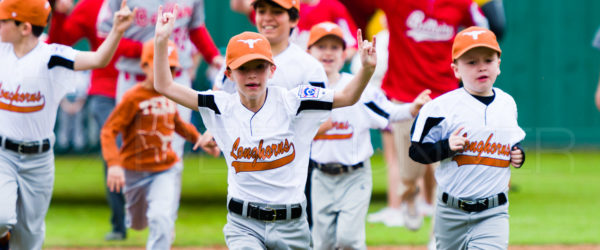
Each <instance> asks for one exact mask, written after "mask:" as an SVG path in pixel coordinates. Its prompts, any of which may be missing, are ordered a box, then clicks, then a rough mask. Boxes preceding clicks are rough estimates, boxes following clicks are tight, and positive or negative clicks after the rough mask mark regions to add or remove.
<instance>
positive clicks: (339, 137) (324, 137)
mask: <svg viewBox="0 0 600 250" xmlns="http://www.w3.org/2000/svg"><path fill="white" fill-rule="evenodd" d="M352 134H353V133H350V134H335V135H328V134H324V135H317V136H315V141H318V140H346V139H350V138H352Z"/></svg>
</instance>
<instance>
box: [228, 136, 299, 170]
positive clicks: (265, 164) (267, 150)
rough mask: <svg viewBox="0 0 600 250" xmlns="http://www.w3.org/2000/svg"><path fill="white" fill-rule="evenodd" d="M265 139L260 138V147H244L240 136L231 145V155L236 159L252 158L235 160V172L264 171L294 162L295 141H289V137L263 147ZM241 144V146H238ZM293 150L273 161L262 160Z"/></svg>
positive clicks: (233, 163)
mask: <svg viewBox="0 0 600 250" xmlns="http://www.w3.org/2000/svg"><path fill="white" fill-rule="evenodd" d="M263 143H264V140H260V142H259V143H258V147H253V148H250V147H247V148H245V147H242V146H239V144H240V138H239V137H238V138H237V139H236V140H235V142H234V143H233V146H232V147H231V152H230V153H229V155H230V156H231V157H233V159H235V160H239V159H252V162H243V161H233V162H232V163H231V166H233V167H234V168H235V172H236V173H239V172H251V171H262V170H269V169H274V168H278V167H282V166H285V165H287V164H288V163H290V162H292V161H293V160H294V158H296V148H295V146H294V143H293V142H289V141H288V140H287V139H285V140H284V141H281V142H279V143H273V144H271V145H268V146H266V147H263ZM238 146H239V147H238ZM290 151H291V152H292V153H290V154H288V155H286V156H284V157H281V158H279V159H276V160H273V161H261V162H257V161H258V160H259V159H260V160H265V159H270V158H274V157H277V156H279V155H283V154H286V153H289V152H290Z"/></svg>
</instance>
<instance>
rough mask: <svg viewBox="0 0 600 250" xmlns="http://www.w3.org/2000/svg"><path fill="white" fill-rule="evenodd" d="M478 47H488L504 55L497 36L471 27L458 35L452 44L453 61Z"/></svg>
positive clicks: (479, 28) (483, 29)
mask: <svg viewBox="0 0 600 250" xmlns="http://www.w3.org/2000/svg"><path fill="white" fill-rule="evenodd" d="M476 47H486V48H490V49H493V50H495V51H497V52H498V56H500V54H501V53H502V50H500V45H498V41H497V40H496V35H495V34H494V32H492V31H491V30H488V29H486V28H481V27H477V26H471V27H469V28H467V29H464V30H462V31H461V32H458V34H456V37H455V38H454V43H453V44H452V59H453V60H456V59H458V58H459V57H460V56H462V55H463V54H464V53H465V52H467V51H469V50H470V49H472V48H476Z"/></svg>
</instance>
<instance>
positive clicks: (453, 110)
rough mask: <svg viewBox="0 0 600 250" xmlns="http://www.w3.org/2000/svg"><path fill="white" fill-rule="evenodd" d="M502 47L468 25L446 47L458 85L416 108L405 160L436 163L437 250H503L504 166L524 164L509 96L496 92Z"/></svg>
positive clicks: (505, 224)
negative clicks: (451, 44) (407, 155)
mask: <svg viewBox="0 0 600 250" xmlns="http://www.w3.org/2000/svg"><path fill="white" fill-rule="evenodd" d="M501 52H502V51H501V50H500V46H499V45H498V42H497V41H496V36H495V35H494V33H492V32H491V31H490V30H488V29H485V28H480V27H470V28H468V29H465V30H463V31H461V32H459V33H458V34H457V35H456V38H455V39H454V44H453V46H452V59H453V60H454V61H453V62H452V65H451V66H452V69H453V71H454V75H455V76H456V78H458V79H461V80H462V82H463V85H464V87H463V88H459V89H456V90H453V91H450V92H448V93H446V94H443V95H441V96H439V97H438V98H436V99H434V100H433V101H431V102H429V103H428V104H426V105H425V106H423V108H422V109H421V112H420V113H419V116H418V117H417V119H416V120H415V122H414V124H413V129H412V133H411V140H412V144H411V147H410V151H409V155H410V157H411V158H412V159H413V160H414V161H416V162H419V163H423V164H429V163H432V162H436V161H441V165H440V167H438V169H437V170H436V172H435V177H436V181H437V183H438V192H437V193H438V202H437V208H436V209H435V224H434V229H433V230H434V234H435V239H436V245H437V249H471V248H474V249H507V248H508V227H509V225H508V181H509V179H510V165H513V166H514V167H515V168H520V167H521V166H522V165H523V162H524V161H525V154H524V151H523V148H522V147H521V146H520V141H522V140H523V138H525V132H524V131H523V129H521V128H520V127H519V124H518V122H517V105H516V104H515V101H514V100H513V98H512V97H511V96H510V95H509V94H507V93H505V92H504V91H502V90H500V89H499V88H494V87H493V86H494V82H495V81H496V77H498V75H500V54H501Z"/></svg>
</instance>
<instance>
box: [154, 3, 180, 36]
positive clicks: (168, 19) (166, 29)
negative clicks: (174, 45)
mask: <svg viewBox="0 0 600 250" xmlns="http://www.w3.org/2000/svg"><path fill="white" fill-rule="evenodd" d="M178 9H179V5H177V4H175V7H173V12H164V13H163V6H162V5H161V6H158V13H157V15H156V27H155V29H154V34H155V38H156V40H163V41H166V40H168V39H169V37H170V36H171V34H172V33H173V27H174V26H175V19H177V12H178Z"/></svg>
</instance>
